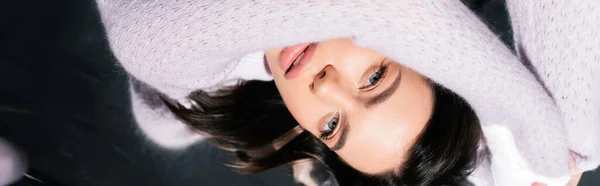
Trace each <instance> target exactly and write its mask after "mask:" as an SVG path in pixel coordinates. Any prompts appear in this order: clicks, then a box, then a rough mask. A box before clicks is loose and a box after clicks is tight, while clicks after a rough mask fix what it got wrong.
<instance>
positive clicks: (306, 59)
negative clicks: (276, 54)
mask: <svg viewBox="0 0 600 186" xmlns="http://www.w3.org/2000/svg"><path fill="white" fill-rule="evenodd" d="M317 45H318V44H317V43H306V44H299V45H294V46H290V47H286V48H284V49H283V51H282V52H281V55H280V58H279V67H280V68H281V70H282V71H283V72H284V73H285V72H286V71H288V69H289V68H290V66H292V64H293V63H294V61H295V60H296V58H298V56H299V55H300V54H301V53H302V52H304V56H303V57H302V59H301V60H300V61H299V63H298V64H296V65H295V66H294V67H292V69H289V71H288V72H287V73H285V78H286V79H294V78H296V77H298V75H300V74H301V73H302V71H303V70H304V69H305V68H306V67H307V66H308V65H309V64H310V63H311V61H312V60H311V59H312V56H313V54H314V53H315V50H316V48H317Z"/></svg>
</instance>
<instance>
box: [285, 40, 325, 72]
mask: <svg viewBox="0 0 600 186" xmlns="http://www.w3.org/2000/svg"><path fill="white" fill-rule="evenodd" d="M317 46H318V43H311V44H310V45H308V46H307V47H308V48H306V51H305V52H304V56H303V57H302V59H301V60H300V61H299V62H298V64H296V66H294V67H292V69H290V71H289V72H287V73H285V78H286V79H294V78H296V77H298V76H300V74H302V72H303V71H304V69H306V67H308V66H309V65H310V63H311V62H312V56H313V55H314V53H315V51H316V49H317ZM292 63H293V62H292ZM286 70H287V69H286Z"/></svg>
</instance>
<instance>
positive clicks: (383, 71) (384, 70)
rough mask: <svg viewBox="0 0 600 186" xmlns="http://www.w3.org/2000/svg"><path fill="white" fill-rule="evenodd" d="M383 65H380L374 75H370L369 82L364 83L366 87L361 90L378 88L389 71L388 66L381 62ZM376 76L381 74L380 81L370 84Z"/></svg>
mask: <svg viewBox="0 0 600 186" xmlns="http://www.w3.org/2000/svg"><path fill="white" fill-rule="evenodd" d="M381 63H382V64H381V65H379V69H378V70H377V71H375V72H373V73H371V74H370V75H369V77H368V78H367V82H365V83H364V85H363V86H362V87H360V88H359V89H360V90H366V91H369V90H373V89H374V88H375V87H377V86H378V85H379V84H380V83H381V82H382V81H383V79H384V78H385V75H386V74H387V70H388V65H387V64H383V62H381ZM375 74H379V79H377V80H376V81H375V82H370V81H371V79H372V77H373V75H375ZM367 83H370V84H369V85H367Z"/></svg>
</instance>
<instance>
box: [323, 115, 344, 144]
mask: <svg viewBox="0 0 600 186" xmlns="http://www.w3.org/2000/svg"><path fill="white" fill-rule="evenodd" d="M339 120H340V119H339V117H338V116H335V117H333V118H331V119H330V120H329V121H327V123H325V125H324V126H323V130H322V131H321V136H320V138H321V139H323V140H327V139H331V138H333V136H335V133H334V131H336V129H337V128H338V127H339Z"/></svg>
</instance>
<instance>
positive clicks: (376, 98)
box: [365, 70, 402, 108]
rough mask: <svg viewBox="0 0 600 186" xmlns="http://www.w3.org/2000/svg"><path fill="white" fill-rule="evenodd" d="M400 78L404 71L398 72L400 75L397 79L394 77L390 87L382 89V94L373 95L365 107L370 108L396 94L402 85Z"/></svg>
mask: <svg viewBox="0 0 600 186" xmlns="http://www.w3.org/2000/svg"><path fill="white" fill-rule="evenodd" d="M398 71H400V70H398ZM400 79H402V73H401V72H398V76H396V79H394V82H392V85H390V87H388V88H387V89H385V90H384V91H382V92H381V93H380V94H378V95H376V96H373V98H371V99H369V100H368V101H367V102H366V103H365V108H370V107H372V106H375V105H377V104H379V103H382V102H385V101H386V100H387V99H389V98H390V97H391V96H392V95H393V94H394V92H396V90H398V87H399V86H400Z"/></svg>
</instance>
